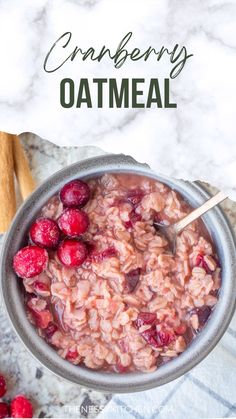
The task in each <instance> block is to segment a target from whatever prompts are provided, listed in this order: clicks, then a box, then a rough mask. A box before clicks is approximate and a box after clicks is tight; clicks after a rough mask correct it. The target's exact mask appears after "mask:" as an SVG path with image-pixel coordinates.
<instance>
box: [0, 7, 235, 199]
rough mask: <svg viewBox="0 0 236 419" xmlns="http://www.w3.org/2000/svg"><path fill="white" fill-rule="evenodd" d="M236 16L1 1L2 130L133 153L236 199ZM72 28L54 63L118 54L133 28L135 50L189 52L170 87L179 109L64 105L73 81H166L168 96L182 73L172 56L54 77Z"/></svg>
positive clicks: (203, 10)
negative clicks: (67, 82) (92, 52)
mask: <svg viewBox="0 0 236 419" xmlns="http://www.w3.org/2000/svg"><path fill="white" fill-rule="evenodd" d="M235 14H236V2H235V0H228V1H227V2H226V1H224V0H204V1H199V0H181V1H177V0H162V1H155V0H145V1H142V0H140V1H137V0H120V1H111V0H50V1H47V0H35V1H34V2H32V1H31V0H22V1H21V2H20V4H19V1H17V0H11V1H7V2H6V1H1V2H0V23H1V24H0V54H1V57H3V59H2V60H1V70H0V74H1V77H0V129H1V130H5V131H9V132H14V133H21V132H29V131H31V132H34V133H37V134H38V135H40V136H41V137H42V138H46V139H48V140H50V141H52V142H54V143H56V144H58V145H63V146H69V145H77V146H81V145H87V146H88V145H94V146H98V147H101V148H103V149H104V150H105V151H109V152H115V153H120V152H123V153H126V154H131V155H133V156H134V157H135V158H136V159H137V160H139V161H142V162H147V163H149V164H150V165H151V166H152V167H153V168H154V169H155V170H157V171H158V172H159V173H163V174H165V175H170V176H173V177H178V178H184V179H192V180H193V179H194V180H197V179H200V180H204V181H207V182H210V183H211V184H212V185H215V186H217V187H218V188H222V189H225V190H226V191H228V193H230V195H231V197H233V198H234V199H236V184H235V169H236V146H235V138H236V124H235V105H236V103H235V101H236V99H235V98H236V78H235V62H236V57H235V53H236V25H235ZM66 31H70V32H71V33H72V38H71V41H70V44H69V46H68V49H67V48H65V49H62V48H60V51H59V53H58V55H56V56H55V57H54V59H53V60H52V63H53V64H54V66H56V63H57V64H59V58H60V60H61V61H62V57H63V58H65V57H67V56H68V55H69V53H71V52H72V51H73V48H75V46H78V47H81V48H82V49H83V50H86V49H88V48H89V47H91V46H92V47H94V48H95V49H96V51H99V49H101V47H102V46H103V45H105V46H106V47H109V48H110V49H111V50H112V51H115V50H116V48H117V47H118V45H119V43H120V41H121V39H122V38H123V37H124V36H125V35H126V34H127V33H128V32H129V31H132V33H133V36H132V39H131V40H130V41H129V44H128V45H127V48H128V49H129V51H132V49H133V48H135V47H139V48H140V49H141V51H145V50H146V49H147V48H148V47H149V46H152V47H154V48H156V49H157V50H159V49H160V48H161V47H162V46H164V47H167V48H169V49H170V50H171V49H172V48H173V47H174V45H175V44H179V46H183V45H184V46H186V48H187V52H188V53H189V54H193V56H192V57H190V58H189V59H188V61H187V62H186V65H185V67H184V69H183V70H182V71H181V73H180V75H179V76H178V77H177V78H175V79H173V80H171V81H170V83H171V85H170V95H171V100H172V102H175V103H177V108H176V109H156V108H152V109H146V108H143V109H132V108H128V109H124V108H121V109H116V108H115V109H109V107H108V106H107V105H105V106H104V108H103V109H98V108H97V106H96V104H95V105H94V106H93V108H92V109H87V108H86V107H82V108H76V107H72V108H70V109H64V108H62V107H61V105H60V97H59V87H60V81H61V80H62V79H63V78H65V77H66V78H71V79H73V80H74V81H75V88H76V89H77V88H78V84H79V81H80V79H81V78H88V79H89V80H90V81H91V80H92V79H93V78H94V77H98V78H104V77H105V78H112V77H113V78H117V80H120V79H121V78H128V79H132V78H144V79H145V80H146V83H147V84H148V82H149V80H150V78H159V80H160V85H161V90H163V86H162V84H163V78H164V77H169V73H170V70H171V68H172V67H173V66H171V65H170V62H169V60H168V56H167V57H166V56H164V57H163V58H162V59H161V60H160V61H156V60H155V57H153V56H151V57H150V59H148V60H147V61H146V62H144V61H143V60H142V61H137V62H131V61H130V60H127V61H126V62H125V64H124V65H123V66H122V67H121V68H119V69H116V68H115V67H114V62H113V61H112V60H109V59H108V58H105V59H103V60H101V62H100V63H98V62H91V60H86V61H82V59H81V56H80V55H78V57H76V59H75V60H74V61H73V62H71V61H67V62H66V64H65V65H63V67H61V68H60V69H59V70H58V71H56V72H53V73H46V72H45V71H44V70H43V63H44V60H45V57H46V54H47V53H48V51H49V49H50V48H51V47H52V45H53V43H54V42H55V41H56V40H57V39H58V38H59V37H60V36H61V35H62V34H63V33H65V32H66ZM62 54H64V55H62ZM54 61H55V63H54ZM61 61H60V63H61ZM51 65H52V64H51ZM51 68H52V67H50V69H51ZM93 90H94V89H92V91H93ZM144 90H145V89H144ZM106 94H107V93H106ZM144 96H145V94H144ZM93 97H96V93H94V92H93Z"/></svg>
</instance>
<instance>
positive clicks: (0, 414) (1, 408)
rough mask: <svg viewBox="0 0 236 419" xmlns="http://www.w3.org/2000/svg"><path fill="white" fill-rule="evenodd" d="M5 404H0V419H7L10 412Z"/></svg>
mask: <svg viewBox="0 0 236 419" xmlns="http://www.w3.org/2000/svg"><path fill="white" fill-rule="evenodd" d="M9 410H10V409H9V406H8V404H7V403H3V402H0V419H4V418H9V417H10V411H9Z"/></svg>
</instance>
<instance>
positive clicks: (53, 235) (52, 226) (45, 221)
mask: <svg viewBox="0 0 236 419" xmlns="http://www.w3.org/2000/svg"><path fill="white" fill-rule="evenodd" d="M29 236H30V239H31V240H32V242H33V243H34V244H36V245H37V246H41V247H46V248H48V249H55V248H56V247H57V245H58V243H59V239H60V230H59V227H58V225H57V223H56V221H54V220H52V219H51V218H38V219H37V220H36V221H35V222H34V223H33V224H32V226H31V227H30V231H29Z"/></svg>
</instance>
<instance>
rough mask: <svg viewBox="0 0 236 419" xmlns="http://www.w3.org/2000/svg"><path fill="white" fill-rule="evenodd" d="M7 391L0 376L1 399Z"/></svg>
mask: <svg viewBox="0 0 236 419" xmlns="http://www.w3.org/2000/svg"><path fill="white" fill-rule="evenodd" d="M6 391H7V384H6V380H5V378H4V377H3V375H0V397H3V396H4V394H5V393H6Z"/></svg>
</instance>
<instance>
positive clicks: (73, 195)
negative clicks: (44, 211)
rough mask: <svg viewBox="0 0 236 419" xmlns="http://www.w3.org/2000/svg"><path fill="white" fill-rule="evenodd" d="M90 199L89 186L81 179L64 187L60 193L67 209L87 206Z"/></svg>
mask: <svg viewBox="0 0 236 419" xmlns="http://www.w3.org/2000/svg"><path fill="white" fill-rule="evenodd" d="M89 198H90V189H89V186H88V185H87V183H85V182H83V181H82V180H79V179H76V180H72V181H71V182H69V183H67V184H66V185H64V186H63V188H62V189H61V192H60V199H61V202H62V203H63V205H64V206H65V207H82V206H84V205H85V204H87V202H88V200H89Z"/></svg>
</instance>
